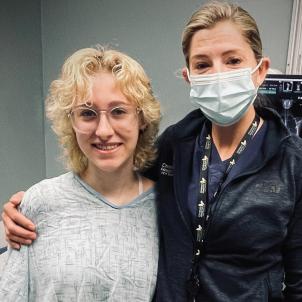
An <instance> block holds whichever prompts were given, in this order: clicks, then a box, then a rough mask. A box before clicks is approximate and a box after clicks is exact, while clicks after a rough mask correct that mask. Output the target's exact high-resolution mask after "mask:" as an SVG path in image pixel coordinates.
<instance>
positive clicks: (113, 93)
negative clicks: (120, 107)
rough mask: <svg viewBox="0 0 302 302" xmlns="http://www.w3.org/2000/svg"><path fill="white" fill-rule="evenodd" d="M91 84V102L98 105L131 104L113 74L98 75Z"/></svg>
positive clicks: (103, 73)
mask: <svg viewBox="0 0 302 302" xmlns="http://www.w3.org/2000/svg"><path fill="white" fill-rule="evenodd" d="M91 84H92V85H91V101H92V102H93V103H95V104H96V105H107V104H110V103H124V104H130V103H131V102H130V101H129V100H128V98H127V97H126V95H125V94H124V93H123V91H122V89H121V87H120V86H119V85H118V82H117V80H116V78H115V77H114V75H113V74H112V73H109V72H101V73H98V74H97V75H95V76H94V77H93V78H92V83H91Z"/></svg>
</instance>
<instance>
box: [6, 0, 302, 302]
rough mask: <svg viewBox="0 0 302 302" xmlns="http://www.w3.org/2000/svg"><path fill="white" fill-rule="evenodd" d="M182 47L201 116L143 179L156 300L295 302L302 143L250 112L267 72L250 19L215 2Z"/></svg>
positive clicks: (179, 128)
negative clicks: (155, 260)
mask: <svg viewBox="0 0 302 302" xmlns="http://www.w3.org/2000/svg"><path fill="white" fill-rule="evenodd" d="M182 43H183V52H184V55H185V59H186V65H187V66H186V68H184V69H183V76H184V78H185V79H186V81H187V82H188V83H189V84H190V87H191V90H190V99H191V101H192V102H193V103H194V104H195V105H196V106H197V107H198V108H197V110H194V111H192V112H191V113H189V114H188V115H187V116H186V117H185V118H184V119H183V120H181V121H180V122H179V123H177V124H175V125H173V126H171V127H169V128H168V129H167V130H166V131H165V132H164V133H163V134H162V135H161V137H160V139H159V141H158V148H159V151H158V155H159V156H158V160H157V162H156V165H155V167H154V168H153V169H152V170H150V173H149V176H152V177H153V178H154V179H156V180H157V189H158V199H159V202H158V207H159V223H160V234H161V236H160V238H161V241H160V254H159V267H158V277H157V291H156V301H157V302H187V301H200V302H201V301H202V302H260V301H261V302H262V301H263V302H264V301H291V302H293V301H295V302H298V301H302V200H301V199H302V177H301V167H302V152H301V151H302V142H301V140H300V139H299V138H298V137H296V136H293V135H292V134H291V133H290V132H289V131H288V130H287V129H286V127H285V126H284V125H283V123H282V121H281V119H280V118H279V116H277V115H276V114H275V112H273V111H271V110H269V109H267V108H258V109H256V108H255V105H254V104H255V103H256V102H257V99H258V97H257V89H258V87H259V86H260V85H261V83H262V82H263V81H264V78H265V75H266V72H267V70H268V67H269V63H270V62H269V59H268V58H266V57H264V56H263V54H262V44H261V40H260V35H259V31H258V28H257V25H256V23H255V20H254V19H253V18H252V17H251V16H250V15H249V14H248V13H247V12H246V11H245V10H243V9H242V8H240V7H238V6H236V5H232V4H226V3H222V2H210V3H208V4H206V5H205V6H203V7H201V8H200V9H199V10H198V11H196V12H195V13H194V14H193V16H192V17H191V19H190V20H189V22H188V24H187V25H186V27H185V30H184V33H183V40H182ZM11 209H13V206H12V203H8V204H7V205H6V214H4V218H5V221H7V229H8V230H10V231H12V230H13V229H16V227H14V228H13V227H10V224H11V220H10V219H9V218H8V216H16V217H18V219H19V218H20V216H17V215H16V214H15V213H14V211H13V210H11ZM20 221H21V218H20ZM23 232H24V231H23ZM18 234H19V236H20V235H22V232H18ZM9 237H10V238H11V240H13V241H18V242H19V238H17V239H18V240H14V239H16V237H14V236H13V235H10V236H9ZM22 237H24V236H22ZM21 240H24V239H21Z"/></svg>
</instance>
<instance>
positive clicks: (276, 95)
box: [258, 74, 302, 137]
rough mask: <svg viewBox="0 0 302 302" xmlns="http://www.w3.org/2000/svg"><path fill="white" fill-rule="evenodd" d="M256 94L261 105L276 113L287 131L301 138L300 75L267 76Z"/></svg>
mask: <svg viewBox="0 0 302 302" xmlns="http://www.w3.org/2000/svg"><path fill="white" fill-rule="evenodd" d="M258 92H259V93H260V94H261V95H262V96H263V98H262V99H263V104H264V105H265V106H269V107H271V108H273V109H275V110H276V111H278V113H279V114H280V115H281V117H282V119H283V121H284V124H285V125H286V126H287V127H288V129H289V130H290V131H292V132H293V133H295V134H297V135H298V136H300V137H302V75H287V74H268V75H267V76H266V79H265V81H264V82H263V84H262V85H261V86H260V87H259V90H258Z"/></svg>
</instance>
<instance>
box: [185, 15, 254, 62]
mask: <svg viewBox="0 0 302 302" xmlns="http://www.w3.org/2000/svg"><path fill="white" fill-rule="evenodd" d="M226 52H239V53H241V54H242V55H247V56H250V55H252V56H253V55H254V53H253V50H252V48H251V46H250V45H249V43H248V42H247V41H246V39H245V37H244V36H243V34H242V31H241V30H240V28H239V27H238V26H237V25H236V24H235V23H233V22H232V21H221V22H218V23H217V24H216V25H214V27H212V28H209V29H202V30H199V31H197V32H196V33H195V34H194V35H193V37H192V41H191V46H190V53H189V58H190V60H191V59H192V58H194V57H195V56H200V55H206V56H208V55H210V56H211V55H214V54H215V55H218V54H222V53H226Z"/></svg>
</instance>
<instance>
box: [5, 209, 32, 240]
mask: <svg viewBox="0 0 302 302" xmlns="http://www.w3.org/2000/svg"><path fill="white" fill-rule="evenodd" d="M20 215H21V214H20ZM2 219H3V223H4V230H5V234H6V237H7V240H8V242H9V241H14V242H17V243H21V244H31V242H32V240H34V239H36V233H35V232H32V231H29V230H27V229H24V228H23V227H21V226H19V225H17V224H15V223H14V221H13V220H12V219H10V217H9V216H7V215H6V213H3V214H2Z"/></svg>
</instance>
